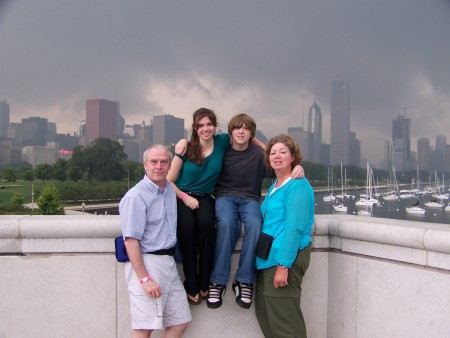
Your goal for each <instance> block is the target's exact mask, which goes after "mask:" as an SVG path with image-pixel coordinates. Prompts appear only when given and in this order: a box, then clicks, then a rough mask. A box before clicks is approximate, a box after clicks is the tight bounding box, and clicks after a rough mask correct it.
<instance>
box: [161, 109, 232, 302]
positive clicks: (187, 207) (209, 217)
mask: <svg viewBox="0 0 450 338" xmlns="http://www.w3.org/2000/svg"><path fill="white" fill-rule="evenodd" d="M216 127H217V119H216V115H215V114H214V112H213V111H212V110H210V109H207V108H200V109H198V110H197V111H195V112H194V115H193V122H192V135H191V139H190V141H189V143H188V147H187V151H186V155H184V156H180V155H178V154H177V155H176V156H175V157H174V159H173V160H172V166H171V169H170V171H169V174H168V175H167V179H168V180H169V181H171V182H173V183H174V186H175V190H176V194H177V197H178V199H177V212H178V217H177V218H178V223H177V238H178V243H179V246H180V251H181V256H182V257H183V271H184V275H185V281H184V287H185V289H186V292H187V295H188V301H189V303H191V304H194V305H196V304H199V303H200V302H201V300H202V298H203V299H205V298H206V297H207V296H208V288H209V276H210V274H211V270H212V264H213V259H214V246H215V241H216V230H215V209H214V203H215V201H214V198H213V197H212V196H211V194H212V193H213V192H214V188H215V186H216V182H217V179H218V177H219V174H220V171H221V170H222V162H223V158H224V155H225V152H226V151H227V150H228V149H229V148H230V135H228V134H219V135H215V133H216ZM197 254H198V257H199V259H198V260H197Z"/></svg>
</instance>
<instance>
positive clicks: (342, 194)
mask: <svg viewBox="0 0 450 338" xmlns="http://www.w3.org/2000/svg"><path fill="white" fill-rule="evenodd" d="M344 197H345V195H344V176H343V175H342V162H341V193H340V194H338V195H336V198H340V199H342V200H343V199H344Z"/></svg>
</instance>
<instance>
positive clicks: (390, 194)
mask: <svg viewBox="0 0 450 338" xmlns="http://www.w3.org/2000/svg"><path fill="white" fill-rule="evenodd" d="M391 181H392V190H390V191H387V192H386V193H384V194H383V195H382V197H383V199H384V200H385V201H396V200H397V199H398V196H397V195H398V183H397V175H396V174H395V167H392V178H391Z"/></svg>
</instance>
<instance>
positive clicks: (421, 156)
mask: <svg viewBox="0 0 450 338" xmlns="http://www.w3.org/2000/svg"><path fill="white" fill-rule="evenodd" d="M417 164H418V165H419V170H426V171H429V170H430V140H429V139H427V138H420V139H418V140H417Z"/></svg>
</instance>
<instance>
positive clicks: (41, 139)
mask: <svg viewBox="0 0 450 338" xmlns="http://www.w3.org/2000/svg"><path fill="white" fill-rule="evenodd" d="M47 133H48V120H47V119H45V118H42V117H28V118H24V119H22V123H21V136H22V137H21V138H22V145H23V146H46V145H47Z"/></svg>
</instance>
